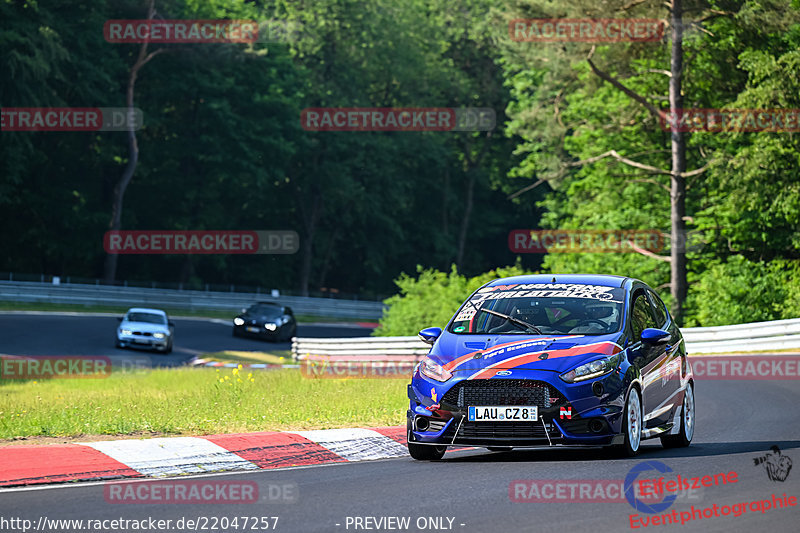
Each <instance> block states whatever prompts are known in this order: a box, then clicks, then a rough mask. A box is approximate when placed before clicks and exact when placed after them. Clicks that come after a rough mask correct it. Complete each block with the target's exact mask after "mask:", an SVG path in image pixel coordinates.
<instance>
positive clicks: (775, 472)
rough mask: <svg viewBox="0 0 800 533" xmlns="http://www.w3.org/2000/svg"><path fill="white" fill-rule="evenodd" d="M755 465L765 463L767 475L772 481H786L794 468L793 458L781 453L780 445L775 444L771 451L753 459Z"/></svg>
mask: <svg viewBox="0 0 800 533" xmlns="http://www.w3.org/2000/svg"><path fill="white" fill-rule="evenodd" d="M753 463H754V464H755V466H760V465H764V470H766V471H767V477H768V478H769V479H770V480H771V481H786V478H787V477H789V472H791V470H792V460H791V459H790V458H789V457H787V456H785V455H783V454H782V453H781V449H780V448H778V446H777V445H776V446H773V447H772V448H770V451H769V452H767V453H766V454H765V455H762V456H761V457H756V458H755V459H753Z"/></svg>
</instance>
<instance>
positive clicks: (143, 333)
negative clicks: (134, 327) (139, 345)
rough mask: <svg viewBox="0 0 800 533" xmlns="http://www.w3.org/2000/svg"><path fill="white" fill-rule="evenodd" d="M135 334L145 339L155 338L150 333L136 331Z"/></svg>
mask: <svg viewBox="0 0 800 533" xmlns="http://www.w3.org/2000/svg"><path fill="white" fill-rule="evenodd" d="M133 334H134V335H141V336H143V337H152V336H153V334H152V333H150V332H149V331H134V332H133Z"/></svg>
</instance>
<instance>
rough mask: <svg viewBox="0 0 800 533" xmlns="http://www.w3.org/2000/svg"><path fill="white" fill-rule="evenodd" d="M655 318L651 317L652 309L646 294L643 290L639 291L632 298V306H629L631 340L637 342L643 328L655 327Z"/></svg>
mask: <svg viewBox="0 0 800 533" xmlns="http://www.w3.org/2000/svg"><path fill="white" fill-rule="evenodd" d="M655 327H657V326H656V319H655V317H653V311H652V309H651V307H650V302H648V301H647V296H646V295H645V294H644V292H640V293H639V294H637V295H636V297H635V298H634V300H633V307H632V308H631V331H632V332H633V342H637V341H638V340H639V339H640V338H641V336H642V331H644V330H645V328H655Z"/></svg>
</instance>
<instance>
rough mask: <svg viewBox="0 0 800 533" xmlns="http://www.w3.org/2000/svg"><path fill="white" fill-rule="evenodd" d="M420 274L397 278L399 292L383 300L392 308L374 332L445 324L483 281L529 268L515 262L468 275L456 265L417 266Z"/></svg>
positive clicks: (398, 332) (384, 333) (391, 332)
mask: <svg viewBox="0 0 800 533" xmlns="http://www.w3.org/2000/svg"><path fill="white" fill-rule="evenodd" d="M417 274H418V276H417V277H416V278H413V277H411V276H409V275H408V274H405V273H403V274H401V275H400V277H399V278H397V279H396V280H395V284H397V286H398V287H399V289H400V293H399V294H396V295H395V296H392V297H391V298H388V299H387V300H384V303H385V304H386V305H388V306H389V308H388V309H387V310H386V311H385V312H384V313H383V317H382V318H381V320H380V327H378V328H377V329H376V330H375V332H374V333H373V334H374V335H380V336H392V335H416V334H417V333H418V332H419V331H420V330H421V329H424V328H427V327H430V326H439V327H444V325H445V324H447V322H448V321H449V320H450V318H451V317H452V316H453V314H454V313H455V312H456V310H457V309H458V307H459V306H460V305H461V304H462V303H463V302H464V300H465V299H466V298H467V296H469V295H470V294H472V292H473V291H475V290H476V289H477V288H478V287H480V286H481V285H483V284H484V283H487V282H489V281H491V280H493V279H497V278H506V277H510V276H520V275H523V274H530V272H527V271H525V270H523V269H522V267H520V266H519V264H516V265H514V266H510V267H504V268H497V269H495V270H490V271H489V272H485V273H483V274H480V275H478V276H475V277H473V278H467V277H466V276H462V275H461V274H459V273H458V271H457V270H456V267H455V265H453V266H452V267H451V270H450V273H445V272H441V271H439V270H435V269H423V268H422V267H421V266H417Z"/></svg>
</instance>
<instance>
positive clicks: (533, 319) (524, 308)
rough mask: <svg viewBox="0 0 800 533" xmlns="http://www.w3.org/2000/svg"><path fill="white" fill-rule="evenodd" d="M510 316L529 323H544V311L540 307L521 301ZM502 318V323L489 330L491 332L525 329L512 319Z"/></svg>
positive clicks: (539, 324)
mask: <svg viewBox="0 0 800 533" xmlns="http://www.w3.org/2000/svg"><path fill="white" fill-rule="evenodd" d="M508 314H509V316H513V317H514V318H518V319H520V320H522V321H523V322H527V323H528V324H532V325H534V326H541V325H542V317H543V315H544V313H543V312H542V310H541V309H539V308H538V307H533V306H532V305H525V303H520V304H517V305H515V306H514V307H513V308H512V310H511V311H510V312H509V313H508ZM498 320H501V321H502V323H501V324H500V325H499V326H497V327H494V328H492V329H490V330H489V333H506V332H509V331H515V332H516V331H525V328H524V327H523V326H520V325H519V324H514V323H513V322H511V321H510V320H505V319H502V318H498Z"/></svg>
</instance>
